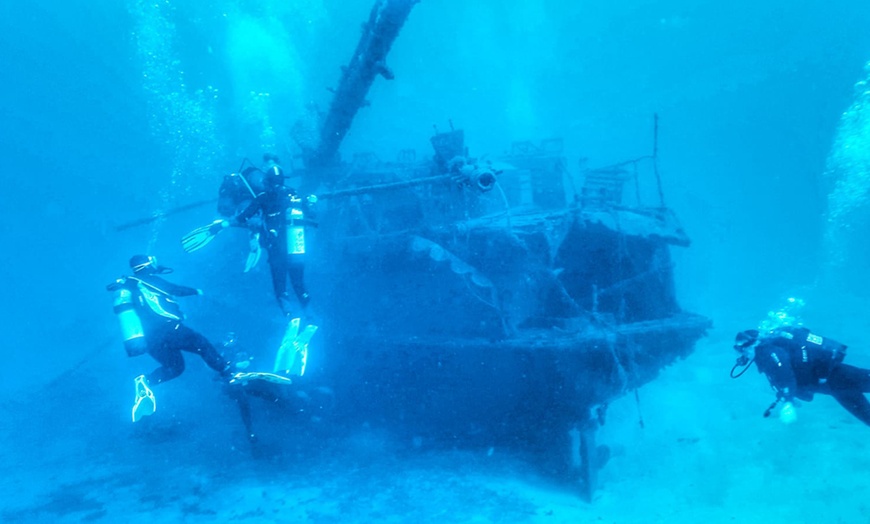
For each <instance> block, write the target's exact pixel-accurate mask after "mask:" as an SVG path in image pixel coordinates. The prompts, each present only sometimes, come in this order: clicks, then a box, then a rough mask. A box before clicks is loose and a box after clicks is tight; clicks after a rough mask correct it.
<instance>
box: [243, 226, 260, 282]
mask: <svg viewBox="0 0 870 524" xmlns="http://www.w3.org/2000/svg"><path fill="white" fill-rule="evenodd" d="M261 253H262V250H261V249H260V234H259V233H253V234H251V250H250V251H249V252H248V259H247V260H246V261H245V273H247V272H248V271H250V270H252V269H254V266H256V265H257V262H259V261H260V254H261Z"/></svg>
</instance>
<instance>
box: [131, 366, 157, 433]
mask: <svg viewBox="0 0 870 524" xmlns="http://www.w3.org/2000/svg"><path fill="white" fill-rule="evenodd" d="M133 384H134V385H135V387H136V399H135V400H134V401H133V422H139V421H140V420H142V418H143V417H147V416H148V415H151V414H153V413H154V412H155V411H157V399H156V398H154V392H152V391H151V388H149V387H148V384H146V383H145V375H139V376H138V377H136V378H135V379H134V380H133Z"/></svg>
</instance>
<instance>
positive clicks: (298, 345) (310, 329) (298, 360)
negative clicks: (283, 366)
mask: <svg viewBox="0 0 870 524" xmlns="http://www.w3.org/2000/svg"><path fill="white" fill-rule="evenodd" d="M315 332H317V326H315V325H313V324H309V325H307V326H305V329H304V330H302V333H300V334H299V336H298V337H296V340H294V341H293V349H294V350H295V351H293V355H292V358H291V360H290V365H289V367H288V368H287V372H288V373H290V374H291V375H298V376H300V377H301V376H303V375H305V365H306V364H308V342H310V341H311V337H313V336H314V333H315Z"/></svg>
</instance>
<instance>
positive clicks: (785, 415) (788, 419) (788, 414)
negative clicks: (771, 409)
mask: <svg viewBox="0 0 870 524" xmlns="http://www.w3.org/2000/svg"><path fill="white" fill-rule="evenodd" d="M779 420H780V421H781V422H782V423H783V424H791V423H792V422H794V421H796V420H797V410H795V408H794V404H792V403H791V402H786V403H785V404H783V405H782V408H781V409H780V410H779Z"/></svg>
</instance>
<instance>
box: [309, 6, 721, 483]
mask: <svg viewBox="0 0 870 524" xmlns="http://www.w3.org/2000/svg"><path fill="white" fill-rule="evenodd" d="M414 3H416V2H415V1H414V0H379V1H378V2H376V4H375V6H374V8H373V9H372V14H371V17H370V19H369V21H368V23H367V24H366V25H365V26H364V29H363V36H362V38H361V40H360V43H359V45H358V47H357V49H356V50H355V52H354V55H353V57H352V59H351V61H350V63H349V65H348V66H347V67H346V68H344V69H343V71H342V76H341V82H340V85H339V87H338V88H337V89H336V90H335V91H334V93H335V97H334V99H333V101H332V105H331V107H330V111H329V113H328V114H327V115H325V117H324V119H323V122H322V126H321V133H320V135H319V136H320V140H319V142H318V144H316V145H312V144H307V145H306V144H304V143H303V141H301V140H300V144H301V145H302V149H303V151H305V157H306V166H305V167H304V168H302V169H299V170H297V171H296V172H294V173H293V176H294V177H297V178H298V179H300V180H301V182H302V186H303V188H306V186H308V188H312V189H313V187H319V188H320V189H321V190H322V189H325V190H326V191H325V192H321V193H320V195H321V197H322V199H323V204H324V205H323V206H322V207H321V210H320V224H319V228H318V232H317V234H316V241H315V244H314V245H313V246H312V252H313V254H314V255H315V259H316V260H318V261H320V263H321V264H320V267H321V268H324V269H322V270H321V275H320V278H319V279H317V281H316V282H314V283H313V284H312V286H316V287H317V288H316V290H315V294H316V296H317V297H318V305H319V309H320V310H321V311H323V313H324V316H327V317H328V319H329V320H328V323H329V324H330V326H331V328H328V329H324V330H323V338H322V339H321V341H325V342H323V344H324V346H325V348H326V349H324V351H325V353H326V354H327V355H326V356H325V357H324V358H325V359H326V363H325V366H324V370H325V371H324V372H325V373H326V374H327V375H329V376H331V378H332V379H333V381H332V382H333V383H334V384H335V387H336V393H337V399H338V405H339V410H340V411H341V412H342V413H343V414H344V415H345V417H348V418H351V419H353V418H359V419H361V420H365V421H369V422H370V421H372V420H378V421H381V422H383V423H384V424H386V425H389V426H390V427H392V428H394V429H397V430H400V431H407V432H408V433H409V434H411V435H414V437H415V438H417V437H419V438H421V439H426V438H427V437H429V438H431V439H432V440H439V439H448V440H451V441H462V442H471V441H472V440H474V439H480V440H481V441H482V442H487V443H489V444H493V443H495V442H498V443H506V444H512V445H514V444H515V445H517V446H518V447H519V448H520V449H527V450H532V451H534V452H535V453H536V454H537V455H538V457H539V458H540V457H546V458H547V459H548V460H546V461H543V462H546V463H550V464H552V465H553V469H556V470H559V471H561V472H564V473H568V474H569V475H570V476H572V477H573V478H576V479H579V480H580V481H581V485H582V486H583V489H584V491H585V493H586V495H587V496H591V492H592V489H593V488H594V485H595V482H594V476H595V471H596V469H597V468H598V467H599V466H600V465H601V463H602V460H603V455H605V453H604V449H605V448H603V447H599V446H597V445H596V443H595V431H596V428H597V427H598V426H599V425H600V424H601V423H603V421H604V414H605V411H606V406H607V404H608V403H609V402H611V401H612V400H614V399H616V398H618V397H620V396H622V395H623V394H625V393H626V392H628V391H631V390H634V389H637V388H638V387H640V386H641V385H643V384H644V383H646V382H648V381H650V380H652V379H653V378H654V377H655V376H656V375H657V374H658V373H659V371H660V370H661V369H662V368H663V367H664V366H666V365H668V364H671V363H673V362H674V361H675V360H677V359H679V358H682V357H685V356H686V355H688V354H689V353H690V352H691V351H692V349H693V347H694V344H695V342H696V341H697V340H698V339H699V338H700V337H702V336H703V335H704V334H705V332H706V330H707V328H708V326H709V324H710V323H709V320H708V319H706V318H704V317H702V316H699V315H695V314H691V313H688V312H685V311H683V310H682V309H681V308H680V306H679V303H678V301H677V297H676V294H675V289H674V281H673V265H672V260H671V254H670V249H671V247H672V246H679V247H686V246H688V245H689V239H688V237H687V235H686V233H685V232H684V231H683V229H682V228H681V226H680V224H679V222H678V220H677V219H676V217H675V215H674V214H673V213H672V212H671V211H670V210H669V209H668V208H666V207H665V205H664V202H663V197H662V191H661V182H660V181H659V179H658V170H657V165H656V160H657V158H656V157H657V154H656V151H655V150H654V151H653V154H652V155H651V156H645V157H641V158H638V159H634V160H631V161H628V162H625V163H622V164H618V165H614V166H609V167H606V168H600V169H589V168H587V167H585V165H584V164H582V163H581V164H579V168H578V171H575V172H573V173H572V172H571V170H570V169H568V165H569V161H568V160H567V159H566V158H565V155H564V152H563V150H562V143H561V141H560V140H546V141H543V142H540V143H531V142H518V143H515V144H514V145H513V146H512V147H511V150H510V152H509V153H507V154H506V155H504V156H502V157H498V158H495V157H492V158H488V159H481V158H475V157H473V156H471V155H470V154H469V151H468V149H467V147H466V146H465V138H464V134H463V131H462V130H456V129H452V124H451V130H450V131H448V132H444V133H436V134H435V135H434V136H433V137H432V140H431V143H432V147H433V152H432V154H431V156H426V157H422V158H418V155H417V153H416V152H414V151H410V150H405V151H402V152H400V154H399V155H398V158H397V159H396V160H395V161H393V162H381V161H379V160H378V159H377V158H375V157H374V155H367V154H357V155H355V156H354V158H353V160H351V161H347V162H340V161H339V160H338V158H337V151H338V145H339V143H340V141H341V138H342V137H343V136H344V134H345V133H346V132H347V130H348V129H349V127H350V123H351V121H352V118H353V115H354V114H355V112H356V111H357V110H358V109H359V107H360V106H362V105H363V102H364V98H365V93H366V92H367V91H368V88H369V86H370V85H371V82H372V81H373V80H374V77H375V76H376V74H378V73H379V74H382V75H383V76H385V77H387V78H392V74H391V73H389V70H388V69H387V68H386V65H385V57H386V52H387V51H388V50H389V48H390V45H391V44H392V39H394V38H395V37H396V36H397V35H398V32H399V29H400V28H401V24H402V23H403V22H404V20H405V18H406V17H407V16H408V14H409V12H410V9H411V7H412V6H413V5H414ZM385 28H386V29H385ZM387 73H389V74H387ZM650 187H652V188H653V189H654V193H653V194H657V197H658V198H655V203H654V204H652V205H645V204H644V203H643V202H642V200H643V198H642V197H641V195H642V194H643V193H644V191H642V189H644V188H646V189H649V188H650Z"/></svg>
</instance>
